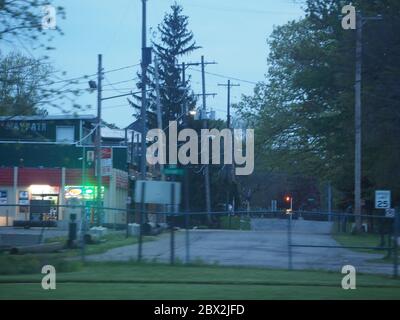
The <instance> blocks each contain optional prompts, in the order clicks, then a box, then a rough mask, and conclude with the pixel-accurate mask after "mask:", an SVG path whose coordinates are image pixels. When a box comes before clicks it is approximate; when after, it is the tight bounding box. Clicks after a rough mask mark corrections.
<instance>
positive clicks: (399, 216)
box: [393, 210, 400, 278]
mask: <svg viewBox="0 0 400 320" xmlns="http://www.w3.org/2000/svg"><path fill="white" fill-rule="evenodd" d="M399 229H400V212H399V211H398V210H396V212H395V216H394V230H393V231H394V237H393V238H394V239H393V241H394V246H393V277H394V278H397V277H398V265H399V258H398V256H397V254H398V241H399Z"/></svg>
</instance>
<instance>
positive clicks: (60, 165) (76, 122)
mask: <svg viewBox="0 0 400 320" xmlns="http://www.w3.org/2000/svg"><path fill="white" fill-rule="evenodd" d="M95 129H96V117H95V116H92V115H84V116H66V115H62V116H26V117H25V116H18V117H0V155H1V156H0V204H2V205H7V204H10V205H12V204H21V205H24V204H25V205H27V204H30V207H29V206H26V207H25V206H21V207H15V206H14V207H13V206H9V207H7V206H0V226H5V225H8V226H12V225H13V221H15V220H35V221H45V220H54V221H57V222H58V225H66V223H68V220H69V214H70V211H69V210H68V209H66V208H62V207H61V208H57V207H56V205H61V206H62V205H68V204H76V203H83V202H84V203H86V204H87V205H88V206H90V204H91V203H93V202H94V201H95V200H96V199H95V196H96V194H97V180H96V176H95V161H94V160H95V157H94V150H95V148H94V143H93V142H94V136H95V135H94V132H95ZM101 131H102V176H103V177H102V190H103V191H102V200H101V201H102V202H103V204H104V206H105V207H106V208H119V209H121V210H120V211H112V210H105V212H104V214H103V216H102V217H100V222H101V223H103V224H123V223H125V221H126V213H125V211H124V210H122V209H125V208H126V200H127V197H128V186H129V175H128V172H129V170H134V168H135V161H134V160H135V159H136V158H137V154H136V153H137V148H138V147H137V146H138V144H139V143H137V141H139V142H140V139H141V135H140V133H139V132H136V131H135V130H131V129H124V130H119V129H110V128H108V127H103V126H102V130H101ZM132 141H133V144H132ZM43 208H45V209H43ZM95 218H96V217H94V216H93V214H92V215H91V216H90V219H92V222H94V221H93V219H95Z"/></svg>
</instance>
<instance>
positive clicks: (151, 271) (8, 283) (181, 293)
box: [0, 263, 400, 300]
mask: <svg viewBox="0 0 400 320" xmlns="http://www.w3.org/2000/svg"><path fill="white" fill-rule="evenodd" d="M41 277H42V275H40V274H35V275H18V276H17V275H14V276H0V299H178V300H179V299H244V300H245V299H296V300H297V299H306V300H307V299H399V298H400V281H399V280H394V279H391V278H390V277H385V276H378V275H364V274H357V289H356V290H343V289H342V288H341V281H342V277H343V275H342V274H341V273H340V272H339V271H338V272H337V273H334V272H322V271H282V270H266V269H256V268H239V267H236V268H235V267H216V266H214V267H212V266H207V267H206V266H169V265H160V264H138V263H89V264H86V265H85V266H84V267H83V268H82V269H81V270H79V271H75V272H70V273H62V272H59V273H57V289H56V290H52V291H45V290H43V289H42V288H41V285H40V282H41Z"/></svg>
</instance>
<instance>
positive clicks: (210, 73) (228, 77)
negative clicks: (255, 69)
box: [189, 68, 259, 85]
mask: <svg viewBox="0 0 400 320" xmlns="http://www.w3.org/2000/svg"><path fill="white" fill-rule="evenodd" d="M189 69H190V70H193V71H196V72H201V70H199V69H195V68H189ZM205 73H206V74H209V75H211V76H215V77H220V78H224V79H231V80H235V81H239V82H244V83H249V84H254V85H257V84H258V83H259V82H255V81H249V80H244V79H240V78H235V77H230V76H225V75H223V74H218V73H213V72H205Z"/></svg>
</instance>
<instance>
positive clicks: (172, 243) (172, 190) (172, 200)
mask: <svg viewBox="0 0 400 320" xmlns="http://www.w3.org/2000/svg"><path fill="white" fill-rule="evenodd" d="M171 204H172V215H171V243H170V245H171V249H170V253H171V257H170V263H171V264H174V262H175V244H174V243H175V235H174V219H175V184H174V183H172V185H171Z"/></svg>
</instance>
